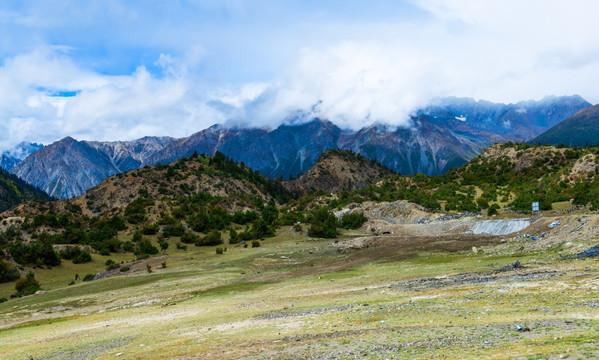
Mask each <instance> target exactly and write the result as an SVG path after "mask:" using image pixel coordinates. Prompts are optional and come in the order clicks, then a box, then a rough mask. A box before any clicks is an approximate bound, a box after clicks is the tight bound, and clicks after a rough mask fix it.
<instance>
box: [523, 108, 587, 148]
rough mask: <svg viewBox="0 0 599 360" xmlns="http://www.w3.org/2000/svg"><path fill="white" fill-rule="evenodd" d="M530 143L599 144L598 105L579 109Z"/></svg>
mask: <svg viewBox="0 0 599 360" xmlns="http://www.w3.org/2000/svg"><path fill="white" fill-rule="evenodd" d="M531 143H533V144H549V145H558V144H565V145H567V146H589V145H591V146H594V145H597V144H599V105H595V106H590V107H588V108H585V109H582V110H580V111H579V112H577V113H576V114H574V115H572V116H571V117H569V118H568V119H566V120H564V121H562V122H561V123H559V124H557V125H555V126H554V127H552V128H551V129H549V130H547V131H546V132H544V133H543V134H541V135H539V136H538V137H536V138H535V139H533V140H532V141H531Z"/></svg>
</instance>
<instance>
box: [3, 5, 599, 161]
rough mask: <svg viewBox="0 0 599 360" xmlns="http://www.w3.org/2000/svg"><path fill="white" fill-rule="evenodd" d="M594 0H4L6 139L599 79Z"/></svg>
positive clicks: (509, 93)
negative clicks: (315, 105) (315, 106)
mask: <svg viewBox="0 0 599 360" xmlns="http://www.w3.org/2000/svg"><path fill="white" fill-rule="evenodd" d="M597 11H599V4H597V2H596V1H584V0H572V1H557V0H555V1H552V0H547V1H543V2H539V1H533V0H520V1H515V0H504V1H493V0H489V1H466V0H421V1H418V0H406V1H399V0H395V1H393V0H388V1H382V0H379V1H376V0H373V1H368V2H365V1H355V0H346V1H341V0H332V1H325V0H321V1H301V0H297V1H291V0H287V1H285V0H279V1H275V0H271V1H267V0H247V1H244V0H223V1H217V0H187V1H184V0H169V1H156V0H146V1H124V0H122V1H118V0H103V1H91V0H90V1H83V0H79V1H61V0H53V1H26V0H24V1H10V0H9V1H2V2H0V34H2V35H0V93H2V94H3V96H0V150H4V149H9V148H10V147H12V146H14V144H16V143H18V142H20V141H38V142H43V143H48V142H52V141H55V140H58V139H60V138H62V137H64V136H67V135H69V136H73V137H75V138H78V139H94V140H116V139H133V138H137V137H141V136H145V135H171V136H186V135H190V134H191V133H193V132H196V131H199V130H201V129H203V128H206V127H208V126H210V125H212V124H214V123H243V124H249V125H254V126H267V127H274V126H276V125H278V124H280V123H281V122H284V121H286V120H287V119H288V116H289V114H290V113H294V112H296V111H297V110H302V109H309V108H311V107H312V106H313V105H314V104H316V103H320V105H319V107H318V108H317V110H316V112H317V113H316V115H318V116H322V117H326V118H328V119H330V120H332V121H334V122H336V123H337V124H339V125H340V126H342V127H347V128H357V127H361V126H364V125H367V124H368V123H370V122H375V121H378V122H383V123H389V124H394V125H406V124H407V123H408V119H409V114H410V113H411V112H412V111H414V110H415V109H416V108H417V107H419V106H423V105H425V104H426V103H427V102H428V101H430V100H431V99H434V98H435V97H440V96H449V95H452V96H470V97H474V98H477V99H487V100H491V101H502V102H515V101H519V100H526V99H539V98H541V97H543V96H545V95H551V94H555V95H570V94H580V95H582V96H583V97H585V98H586V99H587V100H589V101H591V102H593V103H596V102H597V101H599V100H598V99H599V96H598V95H597V94H599V92H598V90H599V89H598V87H599V85H597V83H598V82H597V81H596V79H598V78H599V77H598V76H599V25H597V22H596V20H595V14H596V13H597Z"/></svg>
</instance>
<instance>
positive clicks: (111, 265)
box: [104, 259, 120, 271]
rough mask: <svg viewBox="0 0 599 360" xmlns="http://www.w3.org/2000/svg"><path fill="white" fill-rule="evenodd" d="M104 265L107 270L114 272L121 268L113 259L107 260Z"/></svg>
mask: <svg viewBox="0 0 599 360" xmlns="http://www.w3.org/2000/svg"><path fill="white" fill-rule="evenodd" d="M104 265H106V270H107V271H110V270H114V269H118V268H119V267H120V265H119V264H117V263H116V262H115V261H114V260H112V259H108V260H106V263H104Z"/></svg>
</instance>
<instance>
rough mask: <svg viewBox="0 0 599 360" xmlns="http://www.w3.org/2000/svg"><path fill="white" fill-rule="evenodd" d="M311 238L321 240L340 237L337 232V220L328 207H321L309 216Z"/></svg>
mask: <svg viewBox="0 0 599 360" xmlns="http://www.w3.org/2000/svg"><path fill="white" fill-rule="evenodd" d="M309 222H310V230H309V231H308V235H309V236H314V237H320V238H334V237H337V236H338V235H339V232H338V231H337V219H336V218H335V215H333V213H331V212H330V211H329V210H328V209H327V208H326V207H324V206H323V207H320V208H318V209H315V210H313V211H312V213H311V214H310V216H309Z"/></svg>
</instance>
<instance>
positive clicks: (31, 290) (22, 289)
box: [15, 271, 40, 296]
mask: <svg viewBox="0 0 599 360" xmlns="http://www.w3.org/2000/svg"><path fill="white" fill-rule="evenodd" d="M39 289H40V284H39V283H38V282H37V280H35V274H34V273H33V271H29V272H28V273H27V275H26V276H25V277H24V278H23V279H19V280H17V282H16V283H15V290H16V291H17V292H16V296H25V295H31V294H35V292H36V291H38V290H39Z"/></svg>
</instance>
